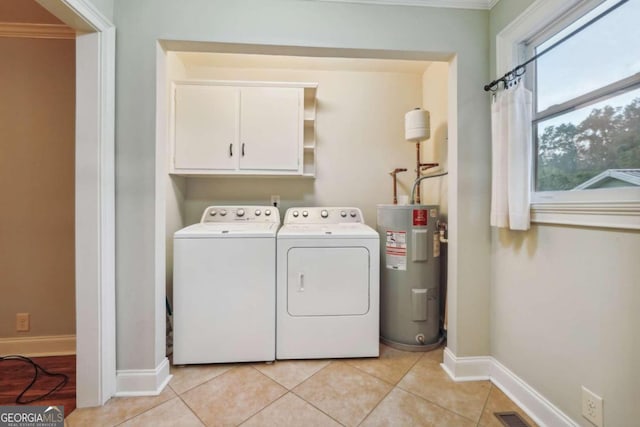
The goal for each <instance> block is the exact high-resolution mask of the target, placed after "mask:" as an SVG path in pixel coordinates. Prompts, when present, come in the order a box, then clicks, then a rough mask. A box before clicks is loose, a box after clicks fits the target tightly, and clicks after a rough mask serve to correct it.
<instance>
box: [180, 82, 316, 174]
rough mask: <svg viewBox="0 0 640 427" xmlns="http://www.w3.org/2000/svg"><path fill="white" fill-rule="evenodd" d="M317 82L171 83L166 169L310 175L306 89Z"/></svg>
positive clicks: (187, 171)
mask: <svg viewBox="0 0 640 427" xmlns="http://www.w3.org/2000/svg"><path fill="white" fill-rule="evenodd" d="M316 86H317V85H316V84H308V83H261V82H219V81H210V82H202V81H197V82H194V81H184V82H174V84H173V88H174V90H173V96H174V99H173V101H174V102H173V114H172V121H171V123H172V138H171V148H172V150H171V154H172V155H171V164H170V172H171V173H173V174H180V175H221V174H222V175H305V176H311V175H310V174H309V173H308V167H307V166H306V165H307V164H308V161H307V160H306V159H305V156H307V155H308V151H309V149H308V148H306V149H305V141H307V143H308V140H309V138H308V137H305V132H308V128H309V126H308V124H307V126H305V123H306V122H305V102H306V98H305V90H306V91H307V92H308V88H309V87H312V88H314V93H315V87H316ZM307 121H308V119H307Z"/></svg>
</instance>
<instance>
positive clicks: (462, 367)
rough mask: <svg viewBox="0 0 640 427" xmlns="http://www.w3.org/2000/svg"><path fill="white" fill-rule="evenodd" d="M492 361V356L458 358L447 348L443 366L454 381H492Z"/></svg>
mask: <svg viewBox="0 0 640 427" xmlns="http://www.w3.org/2000/svg"><path fill="white" fill-rule="evenodd" d="M491 361H492V358H491V357H490V356H476V357H456V356H455V354H453V352H452V351H451V350H450V349H449V348H448V347H447V348H445V349H444V361H443V363H442V364H441V366H442V369H444V370H445V372H446V373H447V374H449V376H450V377H451V379H452V380H454V381H457V382H462V381H482V380H488V379H490V378H489V373H490V371H491Z"/></svg>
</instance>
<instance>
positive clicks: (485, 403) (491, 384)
mask: <svg viewBox="0 0 640 427" xmlns="http://www.w3.org/2000/svg"><path fill="white" fill-rule="evenodd" d="M491 390H493V383H492V382H491V381H489V393H487V398H486V399H485V401H484V405H482V411H480V417H479V418H478V422H477V423H476V427H480V420H482V414H484V411H485V409H487V404H488V403H489V397H491Z"/></svg>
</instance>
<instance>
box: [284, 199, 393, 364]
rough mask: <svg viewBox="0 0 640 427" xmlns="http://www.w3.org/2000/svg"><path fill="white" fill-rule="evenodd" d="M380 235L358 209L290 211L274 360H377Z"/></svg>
mask: <svg viewBox="0 0 640 427" xmlns="http://www.w3.org/2000/svg"><path fill="white" fill-rule="evenodd" d="M379 248H380V246H379V236H378V233H377V232H376V231H375V230H374V229H373V228H371V227H369V226H367V225H366V224H364V221H363V218H362V212H361V211H360V210H359V209H356V208H335V207H333V208H316V207H309V208H291V209H288V210H287V212H286V214H285V219H284V225H283V227H282V228H281V229H280V231H279V232H278V268H277V307H276V311H277V324H276V331H277V333H276V358H277V359H314V358H339V357H376V356H378V355H379V347H378V339H379V319H380V312H379V295H380V289H379V285H380V279H379V277H380V271H379V264H380V257H379V254H380V249H379Z"/></svg>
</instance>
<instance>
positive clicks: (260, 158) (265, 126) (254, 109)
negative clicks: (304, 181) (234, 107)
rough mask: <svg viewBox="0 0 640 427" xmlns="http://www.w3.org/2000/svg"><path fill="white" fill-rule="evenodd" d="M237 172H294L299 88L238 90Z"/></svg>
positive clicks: (299, 147)
mask: <svg viewBox="0 0 640 427" xmlns="http://www.w3.org/2000/svg"><path fill="white" fill-rule="evenodd" d="M241 94H242V95H241V99H240V102H241V106H240V169H254V170H273V171H298V170H299V167H300V153H301V150H302V140H301V138H302V126H303V120H302V89H300V88H280V87H272V88H268V87H246V88H242V89H241Z"/></svg>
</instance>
